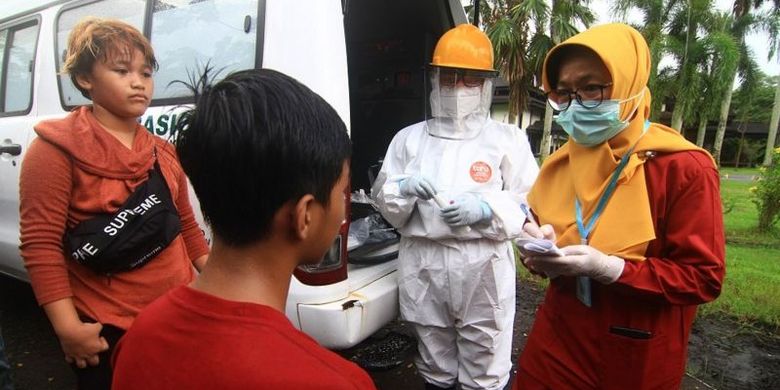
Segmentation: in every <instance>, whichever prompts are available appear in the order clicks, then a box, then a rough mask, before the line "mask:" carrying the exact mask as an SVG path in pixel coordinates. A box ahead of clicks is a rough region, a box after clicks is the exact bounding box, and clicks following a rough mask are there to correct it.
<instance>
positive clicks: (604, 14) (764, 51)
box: [590, 0, 780, 76]
mask: <svg viewBox="0 0 780 390" xmlns="http://www.w3.org/2000/svg"><path fill="white" fill-rule="evenodd" d="M767 3H771V2H767ZM590 4H591V9H592V10H593V11H594V13H595V14H596V16H597V17H598V21H599V23H609V22H617V21H619V20H617V18H613V17H612V16H611V15H610V12H609V7H610V5H611V4H612V2H611V1H608V0H591V2H590ZM733 4H734V1H733V0H715V5H716V7H717V8H718V9H719V10H722V11H730V10H731V7H732V5H733ZM768 5H769V4H767V5H766V6H767V7H766V8H768ZM628 18H629V22H639V21H641V16H640V15H629V16H628ZM747 43H748V46H750V47H751V48H752V50H753V56H754V57H755V59H756V62H758V64H759V65H761V69H762V70H763V71H764V73H766V74H768V75H770V76H774V75H777V74H780V64H778V61H777V56H775V58H774V59H773V60H772V61H769V60H768V59H767V55H768V54H769V49H768V47H769V35H768V34H763V33H762V34H752V35H749V36H748V37H747ZM661 64H662V65H661V66H663V61H661Z"/></svg>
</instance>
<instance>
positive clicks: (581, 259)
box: [524, 245, 626, 284]
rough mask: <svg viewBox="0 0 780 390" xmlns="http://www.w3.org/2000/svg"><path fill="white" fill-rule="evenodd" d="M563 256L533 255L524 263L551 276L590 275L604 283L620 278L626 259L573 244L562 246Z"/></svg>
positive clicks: (590, 247)
mask: <svg viewBox="0 0 780 390" xmlns="http://www.w3.org/2000/svg"><path fill="white" fill-rule="evenodd" d="M561 251H562V252H563V256H557V257H555V256H532V257H528V258H526V259H525V261H524V263H525V264H526V265H527V266H528V267H529V268H530V269H533V270H534V271H536V272H540V273H543V274H545V275H548V276H550V277H555V276H558V275H565V276H588V277H590V278H592V279H594V280H596V281H597V282H600V283H602V284H610V283H613V282H615V281H616V280H618V278H619V277H620V275H621V274H622V273H623V267H624V266H625V265H626V261H625V260H623V259H621V258H619V257H616V256H607V255H605V254H604V253H602V252H601V251H599V250H598V249H596V248H594V247H592V246H590V245H571V246H567V247H564V248H561Z"/></svg>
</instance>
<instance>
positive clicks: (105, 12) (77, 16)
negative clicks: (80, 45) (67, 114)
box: [55, 0, 146, 107]
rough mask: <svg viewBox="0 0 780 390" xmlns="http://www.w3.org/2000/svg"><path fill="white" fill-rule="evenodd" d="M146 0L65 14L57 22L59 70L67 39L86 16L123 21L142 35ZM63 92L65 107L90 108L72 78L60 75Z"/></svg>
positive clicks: (117, 0) (121, 0)
mask: <svg viewBox="0 0 780 390" xmlns="http://www.w3.org/2000/svg"><path fill="white" fill-rule="evenodd" d="M145 11H146V1H145V0H108V1H98V2H96V3H89V4H85V5H82V6H78V7H75V8H68V9H66V10H64V11H63V12H62V13H61V14H60V15H59V17H58V19H57V42H56V44H55V45H56V49H57V69H58V71H59V72H61V71H62V64H63V62H64V61H65V52H66V50H67V48H68V35H69V34H70V30H71V29H73V26H75V25H76V23H78V22H79V21H81V19H83V18H85V17H87V16H95V17H101V18H114V19H120V20H122V21H124V22H126V23H128V24H130V25H132V26H133V27H135V28H137V29H138V30H139V31H143V28H144V26H143V24H144V13H145ZM59 81H60V91H61V95H60V97H61V98H62V105H63V106H64V107H69V106H70V107H72V106H78V105H83V104H90V101H89V99H87V98H85V97H83V96H81V92H79V90H78V89H76V87H75V86H74V85H73V83H71V81H70V75H67V74H60V75H59Z"/></svg>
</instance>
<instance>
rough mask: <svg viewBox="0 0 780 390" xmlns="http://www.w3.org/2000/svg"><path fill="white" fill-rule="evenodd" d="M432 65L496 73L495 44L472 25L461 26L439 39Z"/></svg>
mask: <svg viewBox="0 0 780 390" xmlns="http://www.w3.org/2000/svg"><path fill="white" fill-rule="evenodd" d="M431 65H435V66H446V67H449V68H463V69H474V70H486V71H495V69H493V44H491V43H490V39H489V38H488V36H487V34H485V33H484V32H482V31H481V30H480V29H478V28H477V27H475V26H473V25H471V24H461V25H459V26H456V27H455V28H452V29H450V30H449V31H447V32H446V33H444V35H442V36H441V38H439V42H437V43H436V48H435V49H434V50H433V62H431Z"/></svg>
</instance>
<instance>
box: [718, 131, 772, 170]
mask: <svg viewBox="0 0 780 390" xmlns="http://www.w3.org/2000/svg"><path fill="white" fill-rule="evenodd" d="M765 146H766V141H765V140H753V139H741V138H727V139H725V140H724V141H723V149H722V150H721V153H720V156H721V157H720V161H721V164H723V165H729V166H738V167H753V166H757V165H759V164H761V161H762V160H763V159H764V147H765ZM737 155H739V161H736V160H737Z"/></svg>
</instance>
